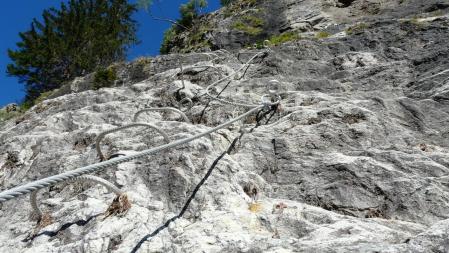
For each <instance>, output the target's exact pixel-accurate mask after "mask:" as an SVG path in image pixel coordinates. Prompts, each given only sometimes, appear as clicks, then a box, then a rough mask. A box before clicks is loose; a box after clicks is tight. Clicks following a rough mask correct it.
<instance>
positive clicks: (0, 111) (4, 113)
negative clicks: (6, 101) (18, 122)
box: [0, 109, 21, 123]
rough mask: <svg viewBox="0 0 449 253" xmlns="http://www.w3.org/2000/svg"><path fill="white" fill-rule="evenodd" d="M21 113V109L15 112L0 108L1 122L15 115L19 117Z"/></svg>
mask: <svg viewBox="0 0 449 253" xmlns="http://www.w3.org/2000/svg"><path fill="white" fill-rule="evenodd" d="M20 114H21V112H20V111H13V112H8V111H6V110H4V109H0V123H2V122H4V121H7V120H9V119H12V118H14V117H17V116H19V115H20Z"/></svg>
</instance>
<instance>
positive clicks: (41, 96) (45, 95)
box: [33, 91, 53, 105]
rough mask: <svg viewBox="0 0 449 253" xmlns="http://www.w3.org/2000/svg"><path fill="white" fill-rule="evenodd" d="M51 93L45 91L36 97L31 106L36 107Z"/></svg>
mask: <svg viewBox="0 0 449 253" xmlns="http://www.w3.org/2000/svg"><path fill="white" fill-rule="evenodd" d="M52 93H53V91H46V92H43V93H41V94H40V95H39V97H37V98H36V99H35V100H34V101H33V104H35V105H37V104H39V103H41V102H42V101H44V100H45V99H47V98H48V97H49V96H50V95H51V94H52Z"/></svg>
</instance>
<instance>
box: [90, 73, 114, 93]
mask: <svg viewBox="0 0 449 253" xmlns="http://www.w3.org/2000/svg"><path fill="white" fill-rule="evenodd" d="M115 80H117V74H116V73H115V69H114V68H103V69H99V70H97V72H95V75H94V83H93V88H94V89H96V90H98V89H100V88H103V87H110V86H112V85H113V84H114V81H115Z"/></svg>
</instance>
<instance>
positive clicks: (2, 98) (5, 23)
mask: <svg viewBox="0 0 449 253" xmlns="http://www.w3.org/2000/svg"><path fill="white" fill-rule="evenodd" d="M60 2H61V1H60V0H45V1H36V0H14V1H9V0H7V1H4V2H3V3H2V8H0V31H1V38H0V107H2V106H4V105H6V104H9V103H13V102H20V101H21V100H22V99H23V97H24V92H23V85H22V84H19V82H18V80H17V78H15V77H8V76H7V75H6V65H8V63H10V62H11V61H10V59H9V57H8V55H7V50H8V48H10V49H15V48H16V46H15V45H16V43H17V42H18V41H19V40H20V39H19V36H18V33H19V32H22V31H26V30H28V29H29V27H30V23H31V20H32V19H33V18H40V16H41V14H42V11H43V10H44V9H47V8H49V7H59V4H60ZM133 2H134V1H133ZM154 2H155V4H154V5H153V6H152V8H151V10H152V13H153V15H154V16H159V17H166V18H171V19H176V18H178V16H179V13H178V7H179V5H180V4H182V3H185V2H187V0H156V1H154ZM208 2H209V7H208V9H207V10H206V11H212V10H216V9H218V8H219V6H220V4H219V0H209V1H208ZM134 19H135V20H136V21H137V22H138V23H139V30H138V34H137V36H138V37H139V39H140V40H141V43H140V44H139V45H137V46H135V47H133V48H131V49H130V51H129V52H128V60H132V59H135V58H137V57H139V56H155V55H158V54H159V46H160V44H161V41H162V36H163V33H164V31H165V30H166V29H167V28H168V27H169V26H170V24H169V23H167V22H163V21H156V20H152V19H151V18H150V16H149V15H148V13H146V12H145V11H144V10H139V12H138V13H136V14H135V15H134Z"/></svg>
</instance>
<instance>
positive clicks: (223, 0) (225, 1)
mask: <svg viewBox="0 0 449 253" xmlns="http://www.w3.org/2000/svg"><path fill="white" fill-rule="evenodd" d="M232 2H235V0H220V4H221V6H227V5H229V4H231V3H232Z"/></svg>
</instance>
